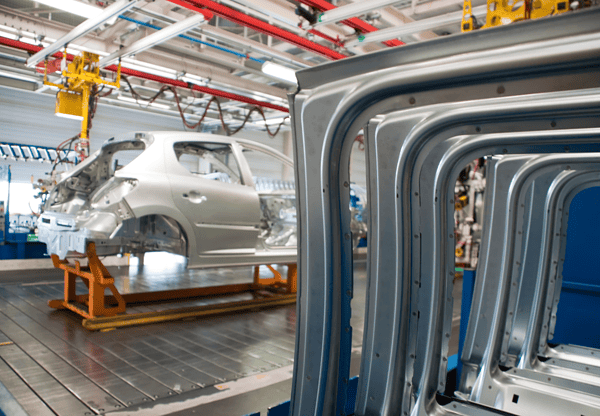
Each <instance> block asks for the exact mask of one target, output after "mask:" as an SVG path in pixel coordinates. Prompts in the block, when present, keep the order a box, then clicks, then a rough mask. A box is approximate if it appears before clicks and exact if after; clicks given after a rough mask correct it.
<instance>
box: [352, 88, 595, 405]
mask: <svg viewBox="0 0 600 416" xmlns="http://www.w3.org/2000/svg"><path fill="white" fill-rule="evenodd" d="M598 93H600V90H585V91H584V90H582V91H579V92H576V93H571V92H564V93H563V92H561V93H549V94H535V95H527V96H521V97H514V98H512V99H506V100H499V99H489V100H478V101H476V102H465V103H453V104H443V105H435V106H429V107H428V108H427V113H426V114H425V113H424V112H423V110H419V111H420V112H421V114H414V113H416V112H417V111H418V110H406V111H402V112H397V113H392V114H390V115H387V116H385V117H383V119H381V120H379V121H378V122H377V126H376V127H370V128H368V131H369V133H368V138H369V139H370V141H369V146H371V144H372V143H375V145H374V146H378V147H379V148H381V149H382V151H381V152H380V153H378V154H377V152H376V151H373V152H372V151H371V148H369V161H370V162H373V163H375V164H377V163H379V161H381V162H380V164H379V166H377V169H376V174H377V175H378V178H377V179H378V181H379V184H378V187H377V189H378V192H379V194H378V197H379V198H378V199H377V200H376V201H375V203H376V204H377V206H394V203H395V200H397V199H404V200H405V201H410V202H409V203H408V204H405V206H404V209H406V211H408V214H409V215H410V224H411V227H412V229H413V233H412V234H413V235H412V237H411V238H410V241H411V243H408V244H407V246H408V247H407V248H408V250H407V251H408V253H407V254H409V255H410V257H409V258H408V259H407V260H406V262H407V263H408V264H410V268H411V270H410V271H408V276H410V279H411V281H410V286H409V287H407V289H408V291H407V293H410V306H409V308H410V312H409V313H406V315H405V316H404V317H403V318H404V320H405V321H406V322H407V323H408V326H409V328H408V331H407V334H406V338H405V339H404V343H401V344H399V345H397V346H395V347H394V348H392V349H385V347H381V348H379V351H378V353H379V354H380V356H381V357H387V356H393V357H397V356H399V355H402V354H404V363H405V364H404V365H405V374H404V376H405V380H406V382H405V383H402V384H401V383H398V382H392V383H382V382H381V380H382V379H381V377H380V376H381V375H380V374H379V375H377V374H364V373H363V372H361V376H364V377H362V378H359V387H358V389H359V397H358V399H357V406H358V407H357V413H358V414H362V413H361V412H362V410H363V409H365V410H364V412H365V413H366V414H368V413H370V412H372V411H373V409H370V408H371V407H372V406H373V402H376V400H375V397H376V395H378V394H381V393H388V394H397V395H398V396H403V397H408V398H412V400H404V401H403V402H402V403H401V405H402V406H403V411H406V412H407V413H408V414H411V413H412V412H414V411H415V410H414V409H415V408H418V412H420V414H430V413H431V412H434V411H435V406H434V405H433V403H434V402H435V397H436V392H440V393H443V392H444V390H445V382H446V361H447V358H448V356H447V350H448V342H449V338H450V329H451V322H452V295H451V294H452V281H453V277H454V250H453V247H454V232H453V230H454V226H453V222H452V219H453V212H454V201H453V195H454V193H453V189H454V183H455V180H456V178H457V177H458V174H459V172H460V170H461V169H462V168H463V167H464V166H465V165H466V163H468V162H469V161H470V160H473V159H476V158H478V157H480V156H483V155H486V154H514V153H516V154H521V153H522V154H525V153H542V152H547V153H557V152H561V151H562V152H564V146H565V143H569V147H570V148H571V149H572V151H573V152H590V151H596V152H597V151H598V150H600V147H599V143H600V129H599V128H598V127H599V126H600V124H599V122H600V120H598V119H597V116H593V117H591V118H589V117H587V115H589V114H590V113H588V111H592V112H594V111H595V112H597V111H598V108H597V107H596V106H597V104H592V102H593V101H595V100H596V99H597V98H599V97H600V96H599V95H598ZM593 97H596V98H593ZM573 98H574V99H573ZM578 102H579V104H577V103H578ZM584 103H585V104H584ZM578 107H579V108H580V109H582V110H583V109H585V110H584V113H587V114H586V116H585V117H582V114H583V113H580V114H579V115H578V116H575V114H576V113H577V108H578ZM594 107H596V109H595V110H593V109H594ZM411 113H413V114H414V115H416V119H417V120H419V121H418V122H417V123H414V120H415V118H413V117H410V116H409V114H411ZM569 113H570V114H569ZM514 114H519V115H520V116H523V119H524V120H526V121H521V120H514ZM567 114H568V115H567ZM472 117H476V118H480V119H485V121H484V122H480V123H478V127H479V128H480V129H481V130H482V131H491V133H488V134H475V135H469V134H467V132H465V131H464V130H462V129H463V126H461V124H462V123H467V122H468V120H469V119H471V118H472ZM556 118H560V122H561V123H562V124H563V125H564V126H565V127H566V128H565V129H564V130H555V131H549V130H545V129H546V128H547V126H548V125H549V124H550V122H549V121H548V120H549V119H556ZM446 123H447V124H446ZM450 123H456V124H454V125H451V124H450ZM445 124H446V125H445ZM570 127H573V128H570ZM581 127H588V128H581ZM519 130H524V131H521V132H519ZM371 131H373V133H372V134H371V133H370V132H371ZM423 132H426V133H423ZM431 132H433V134H432V133H431ZM399 137H406V139H405V141H404V143H403V145H402V148H401V149H400V151H399V152H398V153H397V154H394V153H393V152H391V151H390V145H391V144H392V143H393V142H399V141H401V140H399ZM571 157H575V156H571ZM553 158H554V156H546V157H544V158H542V159H541V160H542V161H544V162H545V163H550V164H552V161H553ZM377 159H379V160H377ZM392 160H399V163H397V164H394V163H392V162H391V161H392ZM534 160H536V159H534ZM591 160H593V159H591ZM411 161H412V163H411ZM590 163H592V162H591V161H590ZM551 166H552V165H551ZM390 167H391V169H390ZM431 167H433V168H431ZM526 167H527V169H529V170H531V169H539V167H537V166H536V165H533V167H531V166H529V165H526ZM553 168H554V167H551V168H550V169H553ZM527 173H528V170H522V171H519V172H518V175H517V176H516V177H515V178H514V179H513V182H512V184H511V194H512V193H515V192H517V193H516V195H518V192H521V191H522V190H524V189H527V187H528V186H529V185H530V183H531V180H532V179H531V177H530V176H528V175H527ZM403 176H404V177H406V178H410V182H408V183H405V184H402V183H401V178H402V177H403ZM399 183H400V186H399V187H398V184H399ZM382 184H384V186H383V187H382ZM385 184H388V188H387V189H386V188H385ZM393 184H396V187H395V188H394V187H391V186H389V185H393ZM398 189H399V192H398ZM394 192H396V194H395V195H394ZM399 196H404V198H399ZM508 204H509V205H508V207H507V211H506V214H505V215H507V214H509V215H510V218H511V219H512V218H515V215H516V206H514V204H516V201H514V200H509V202H508ZM397 215H398V214H397ZM400 215H401V213H400ZM400 215H398V216H399V217H400ZM400 218H401V217H400ZM397 224H398V225H400V224H401V223H400V221H399V220H398V222H397ZM398 225H396V227H398ZM386 226H387V228H392V229H393V228H395V227H389V226H390V223H389V221H386ZM511 237H512V231H511V229H510V228H508V229H507V233H506V237H505V238H511ZM391 238H393V237H392V236H391V235H389V233H388V235H386V236H384V237H383V238H382V237H381V235H380V236H378V239H377V240H376V241H374V242H373V244H372V246H373V247H372V249H373V250H379V249H380V247H384V248H383V250H389V242H390V240H391ZM406 241H409V240H406V239H405V240H404V242H406ZM397 244H398V243H397ZM378 254H379V253H378ZM380 259H381V257H379V267H381V260H380ZM511 266H512V264H509V267H511ZM388 270H389V269H388ZM508 271H509V273H510V268H509V269H508ZM388 273H389V272H388ZM370 277H371V278H373V276H370ZM398 277H399V278H401V276H398ZM385 280H386V279H382V280H381V281H380V282H377V283H376V284H375V285H374V284H373V282H372V281H371V283H370V290H373V289H375V291H376V293H378V299H377V301H376V303H378V304H379V305H381V304H384V305H385V304H389V302H390V299H386V297H389V294H388V293H386V290H385V289H386V286H388V287H389V284H388V282H386V281H385ZM377 285H379V287H376V286H377ZM508 289H509V288H508V287H507V286H500V287H498V289H496V290H495V291H494V292H493V293H492V297H493V299H490V302H491V303H490V304H489V305H495V306H496V308H498V309H499V310H501V311H503V310H504V308H505V307H504V304H505V302H506V301H507V299H508V298H507V294H508ZM371 300H372V298H370V299H369V302H370V301H371ZM378 309H379V311H376V312H374V315H373V316H369V317H368V319H366V320H365V322H369V323H371V322H373V321H375V322H376V321H379V323H382V325H381V329H380V331H379V333H376V332H374V333H370V332H369V331H367V333H366V335H365V341H367V340H370V339H376V340H377V342H379V341H383V342H385V341H386V335H385V334H386V332H387V333H388V334H389V332H390V331H389V330H387V331H386V327H387V328H389V327H390V324H391V322H390V320H389V315H390V313H389V310H387V311H386V310H385V308H381V307H379V308H378ZM369 312H371V309H370V308H369ZM499 329H500V328H499V324H498V321H497V320H494V321H493V322H492V331H491V333H490V337H489V339H488V342H487V343H486V344H485V345H486V346H489V348H492V351H495V350H496V348H497V343H498V340H501V339H502V338H498V332H497V331H498V330H499ZM496 338H498V339H496ZM365 352H367V354H365ZM371 352H372V351H369V347H368V344H365V345H364V347H363V369H366V368H368V367H371V368H373V367H379V366H380V364H379V362H381V364H383V366H382V367H381V368H382V369H383V368H385V366H386V364H390V365H391V364H392V363H391V362H388V363H386V362H385V361H386V360H385V358H383V359H382V358H380V359H379V361H377V360H375V359H376V358H377V357H376V356H373V355H370V353H371ZM376 354H377V353H376ZM374 363H376V364H374ZM409 383H410V385H409ZM361 386H368V388H367V389H366V390H361ZM371 397H373V400H371ZM486 404H488V403H486ZM361 405H363V407H360V406H361ZM397 405H400V403H398V404H397ZM397 405H396V406H397ZM380 406H382V407H383V404H380ZM404 406H405V407H404ZM380 409H381V408H380ZM380 409H378V410H377V411H381V410H380ZM412 414H415V413H412Z"/></svg>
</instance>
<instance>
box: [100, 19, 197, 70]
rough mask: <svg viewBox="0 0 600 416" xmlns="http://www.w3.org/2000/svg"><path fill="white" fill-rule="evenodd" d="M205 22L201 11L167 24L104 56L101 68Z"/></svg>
mask: <svg viewBox="0 0 600 416" xmlns="http://www.w3.org/2000/svg"><path fill="white" fill-rule="evenodd" d="M204 22H205V20H204V16H203V15H202V14H200V13H198V14H196V15H194V16H192V17H188V18H187V19H184V20H182V21H180V22H177V23H175V24H172V25H170V26H167V27H165V28H164V29H161V30H159V31H157V32H154V33H152V34H151V35H148V36H146V37H145V38H142V39H140V40H138V41H136V42H133V43H132V44H131V45H129V46H126V47H124V48H123V49H119V50H117V51H115V52H113V53H111V54H110V55H108V56H107V57H105V58H102V59H101V60H100V62H99V63H98V65H99V66H100V68H103V67H105V66H108V65H110V64H112V63H115V62H116V61H117V60H118V59H119V58H123V57H126V56H129V55H133V54H136V53H138V52H142V51H144V50H146V49H148V48H151V47H153V46H156V45H159V44H161V43H163V42H166V41H167V40H169V39H171V38H173V37H175V36H178V35H180V34H182V33H185V32H187V31H188V30H190V29H193V28H195V27H196V26H198V25H199V24H202V23H204Z"/></svg>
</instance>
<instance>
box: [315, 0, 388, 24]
mask: <svg viewBox="0 0 600 416" xmlns="http://www.w3.org/2000/svg"><path fill="white" fill-rule="evenodd" d="M398 2H399V1H398V0H369V1H357V2H355V3H350V4H347V5H345V6H340V7H337V8H335V9H331V10H328V11H326V12H323V13H320V14H319V15H318V17H319V18H318V21H317V23H315V24H314V25H313V26H314V27H317V26H321V25H326V24H328V23H335V22H339V21H340V20H344V19H349V18H351V17H358V16H360V15H363V14H365V13H368V12H370V11H372V10H377V9H382V8H384V7H387V6H389V5H392V4H394V3H398ZM305 26H306V27H308V26H310V24H306V23H305V24H304V25H303V27H305Z"/></svg>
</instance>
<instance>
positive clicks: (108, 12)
mask: <svg viewBox="0 0 600 416" xmlns="http://www.w3.org/2000/svg"><path fill="white" fill-rule="evenodd" d="M138 1H139V0H119V1H117V2H116V3H113V4H111V5H110V6H108V7H107V8H106V9H104V10H102V9H99V10H98V12H99V13H98V15H97V16H94V17H92V18H90V19H87V20H86V21H85V22H83V23H81V24H80V25H79V26H77V27H75V28H74V29H73V30H71V31H70V32H69V33H67V34H66V35H64V36H62V37H61V38H60V39H57V40H56V42H54V43H52V44H51V45H50V46H48V47H46V48H44V49H42V50H41V51H39V52H37V53H36V54H35V55H33V56H32V57H31V58H29V59H27V66H28V67H32V66H35V65H36V64H37V63H38V62H41V61H43V60H44V59H45V58H46V57H47V56H49V55H53V54H54V53H56V52H58V51H60V50H61V49H62V48H64V47H65V46H66V45H67V44H69V43H71V42H73V41H75V40H76V39H79V38H80V37H82V36H85V35H87V34H88V33H90V32H91V31H92V30H94V29H96V28H97V27H99V26H100V25H102V24H104V23H105V22H107V21H109V20H111V19H113V18H115V17H116V16H118V15H120V14H121V13H123V12H124V11H126V10H127V9H130V8H131V7H133V6H134V5H135V4H137V3H138Z"/></svg>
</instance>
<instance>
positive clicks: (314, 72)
mask: <svg viewBox="0 0 600 416" xmlns="http://www.w3.org/2000/svg"><path fill="white" fill-rule="evenodd" d="M559 19H560V20H559ZM598 19H600V10H588V11H586V13H571V14H569V15H563V16H560V17H556V18H553V19H541V20H538V21H533V22H528V24H527V25H525V24H523V25H512V26H505V27H500V28H496V29H491V30H488V31H485V32H479V33H477V36H460V37H455V38H453V39H452V40H451V41H450V40H448V39H443V38H440V39H434V40H432V41H430V42H427V43H426V44H416V45H409V46H406V47H403V48H402V49H399V50H394V49H387V50H383V51H381V52H377V53H374V54H370V55H366V56H362V57H357V58H355V59H352V60H350V61H348V62H344V63H343V64H342V62H334V63H330V64H327V65H322V66H320V67H318V68H313V69H308V70H304V71H300V72H299V73H298V74H297V76H298V80H299V86H300V88H299V91H298V92H297V93H296V94H295V95H293V96H291V97H290V108H291V112H292V113H293V116H294V117H293V118H294V120H293V130H294V134H295V139H296V140H295V142H296V151H295V152H294V153H295V157H296V168H297V177H296V183H297V189H298V193H299V203H298V206H299V213H298V214H299V222H300V229H301V230H303V231H302V234H301V235H300V247H301V248H300V251H299V253H300V254H299V263H298V264H299V273H300V274H299V275H300V279H299V291H300V297H299V302H298V316H299V319H298V324H297V337H296V360H295V368H294V382H293V388H292V403H291V407H292V414H293V415H314V416H316V415H334V414H335V415H339V414H340V412H343V411H345V405H346V402H347V393H348V392H347V387H348V384H347V383H348V374H349V365H350V347H351V334H352V328H351V326H350V316H351V309H350V302H351V299H352V254H351V245H350V241H351V238H350V228H349V227H350V218H349V213H348V212H347V209H343V207H344V206H346V204H347V203H349V191H348V188H347V184H348V183H350V178H349V172H348V167H349V157H350V149H351V147H352V142H353V141H354V138H355V137H356V134H357V132H358V131H359V130H360V129H361V128H363V127H364V126H365V125H367V124H368V128H367V137H366V139H365V143H366V144H367V155H368V178H369V179H368V183H369V197H370V198H369V200H370V203H371V204H372V205H371V207H372V209H371V218H370V224H369V244H368V247H369V249H368V250H369V255H368V259H369V260H368V276H367V279H368V282H367V287H369V291H368V294H367V296H368V300H367V308H366V310H367V312H366V317H365V335H364V340H363V353H362V363H361V371H360V377H359V386H358V393H357V405H356V414H357V415H364V414H369V415H388V414H411V415H417V414H422V415H425V414H451V413H453V414H456V413H458V414H473V415H474V414H478V415H484V414H490V415H491V414H496V413H495V411H493V410H487V409H485V408H483V407H481V406H480V405H478V404H474V403H470V402H468V401H466V402H465V401H461V400H456V399H454V400H452V399H450V400H449V401H448V402H447V403H446V404H440V403H438V402H437V401H436V395H437V394H440V393H442V394H443V392H444V390H445V387H446V385H445V383H446V365H447V358H448V357H447V350H448V342H449V337H450V328H451V320H452V280H453V277H454V248H455V244H454V232H453V213H454V201H453V198H454V181H455V178H456V177H457V176H458V173H459V172H460V170H461V169H462V168H463V167H464V165H466V164H467V163H468V162H470V161H472V160H473V159H475V158H476V157H479V156H482V155H490V154H492V155H493V154H504V153H542V152H548V153H563V152H565V146H568V149H569V151H570V152H590V151H592V152H593V151H595V152H598V151H600V121H598V120H599V119H598V115H600V91H599V90H597V89H595V88H596V87H597V81H596V80H597V78H598V74H599V66H600V58H599V56H600V53H599V52H600V32H599V31H598V26H597V21H598ZM469 35H470V34H469ZM523 39H528V43H522V40H523ZM574 73H577V77H574V76H573V74H574ZM517 75H518V76H517ZM461 100H467V101H461ZM393 112H395V113H393ZM386 113H391V114H390V115H388V116H383V117H379V118H377V119H374V118H375V117H377V116H378V115H380V114H386ZM370 120H373V121H371V122H370ZM556 126H558V128H555V127H556ZM309 242H310V244H309Z"/></svg>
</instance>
